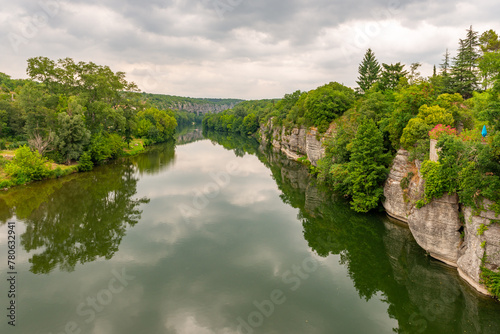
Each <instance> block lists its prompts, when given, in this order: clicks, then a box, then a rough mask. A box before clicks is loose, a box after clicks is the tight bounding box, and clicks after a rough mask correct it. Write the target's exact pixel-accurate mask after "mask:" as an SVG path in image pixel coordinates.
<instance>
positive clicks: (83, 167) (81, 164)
mask: <svg viewBox="0 0 500 334" xmlns="http://www.w3.org/2000/svg"><path fill="white" fill-rule="evenodd" d="M93 168H94V163H93V162H92V156H91V154H90V153H89V152H83V154H82V155H81V156H80V160H78V171H80V172H88V171H91V170H92V169H93Z"/></svg>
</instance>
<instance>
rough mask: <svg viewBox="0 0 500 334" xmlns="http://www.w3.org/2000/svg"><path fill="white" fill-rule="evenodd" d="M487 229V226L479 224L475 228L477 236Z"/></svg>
mask: <svg viewBox="0 0 500 334" xmlns="http://www.w3.org/2000/svg"><path fill="white" fill-rule="evenodd" d="M486 231H488V226H486V225H484V224H481V225H479V227H478V228H477V235H478V236H481V235H483V234H484V232H486Z"/></svg>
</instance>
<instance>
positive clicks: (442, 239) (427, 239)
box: [383, 150, 500, 294]
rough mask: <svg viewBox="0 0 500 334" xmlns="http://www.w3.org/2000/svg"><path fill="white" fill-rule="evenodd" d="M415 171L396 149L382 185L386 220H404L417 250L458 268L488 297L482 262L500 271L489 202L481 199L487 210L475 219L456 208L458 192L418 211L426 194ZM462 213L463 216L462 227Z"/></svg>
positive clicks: (499, 241) (499, 234) (498, 231)
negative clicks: (419, 201) (416, 204)
mask: <svg viewBox="0 0 500 334" xmlns="http://www.w3.org/2000/svg"><path fill="white" fill-rule="evenodd" d="M419 167H420V166H419V164H418V162H417V163H410V162H409V161H408V153H407V152H406V151H405V150H399V151H398V154H397V155H396V157H395V158H394V162H393V165H392V167H391V171H390V173H389V177H388V179H387V181H386V183H385V185H384V196H385V200H384V201H383V205H384V208H385V210H386V211H387V213H388V214H389V215H390V216H392V217H395V218H397V219H400V220H402V221H405V222H407V223H408V226H409V228H410V231H411V233H412V235H413V237H414V238H415V240H416V241H417V243H418V244H419V246H420V247H422V248H423V249H425V250H426V251H427V252H428V253H429V254H430V255H431V256H432V257H434V258H436V259H438V260H440V261H442V262H444V263H447V264H449V265H451V266H454V267H458V271H459V273H460V276H461V277H462V278H464V279H465V280H466V281H467V282H469V284H470V285H472V286H473V287H474V288H475V289H476V290H478V291H480V292H482V293H484V294H488V292H487V290H486V288H485V287H484V286H483V285H482V284H481V283H480V273H481V265H482V259H486V262H485V266H486V267H487V268H488V269H491V270H496V269H497V268H498V267H500V224H496V223H493V224H492V223H491V220H494V219H499V218H496V217H495V214H494V212H492V211H491V210H488V208H489V205H490V204H491V202H489V201H487V200H485V201H484V206H485V210H484V211H482V212H480V213H477V215H473V210H472V208H469V207H461V206H460V205H459V203H458V196H457V195H456V194H445V195H444V196H443V197H441V198H438V199H434V200H432V201H431V202H430V203H428V204H427V205H425V206H423V207H422V208H420V209H417V208H416V207H415V202H416V201H417V200H419V199H420V198H422V197H423V194H424V180H423V179H422V177H421V175H420V172H419V170H420V168H419ZM405 179H406V180H405ZM402 181H406V182H402ZM403 187H405V189H403ZM461 215H463V216H464V217H465V226H464V224H463V223H462V222H461V220H460V216H461ZM481 226H483V228H482V229H485V227H486V230H485V231H484V233H478V230H480V227H481Z"/></svg>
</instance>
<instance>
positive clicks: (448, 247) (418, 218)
mask: <svg viewBox="0 0 500 334" xmlns="http://www.w3.org/2000/svg"><path fill="white" fill-rule="evenodd" d="M422 183H423V182H422ZM422 193H423V192H422ZM408 226H409V227H410V231H411V233H412V234H413V237H414V238H415V240H416V241H417V243H418V244H419V245H420V247H422V248H423V249H425V250H426V251H427V252H429V254H430V255H431V256H432V257H434V258H436V259H438V260H441V261H443V262H444V263H446V264H449V265H452V266H455V267H456V266H457V260H458V249H459V246H460V244H461V241H462V240H461V239H460V229H461V227H462V224H461V222H460V216H459V205H458V196H457V194H453V195H448V194H446V195H444V196H443V197H441V198H438V199H434V200H433V201H432V202H430V203H429V204H427V205H425V206H423V207H422V208H420V209H417V208H412V209H411V212H410V214H409V215H408Z"/></svg>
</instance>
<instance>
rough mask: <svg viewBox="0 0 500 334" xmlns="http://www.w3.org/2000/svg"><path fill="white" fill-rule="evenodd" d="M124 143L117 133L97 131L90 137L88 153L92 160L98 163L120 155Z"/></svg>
mask: <svg viewBox="0 0 500 334" xmlns="http://www.w3.org/2000/svg"><path fill="white" fill-rule="evenodd" d="M125 145H126V144H125V142H124V141H123V140H122V138H121V137H120V136H119V135H117V134H108V133H99V134H97V135H95V136H94V137H93V138H92V140H91V142H90V149H89V153H90V155H91V159H92V161H93V162H95V163H98V164H99V163H102V162H104V161H106V160H108V159H110V158H117V157H119V156H120V155H122V153H123V148H125Z"/></svg>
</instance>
